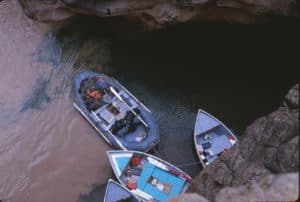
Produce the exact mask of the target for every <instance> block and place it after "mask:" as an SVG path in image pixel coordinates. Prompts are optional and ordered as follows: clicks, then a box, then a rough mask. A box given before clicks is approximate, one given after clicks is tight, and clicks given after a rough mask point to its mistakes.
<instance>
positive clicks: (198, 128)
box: [194, 109, 237, 167]
mask: <svg viewBox="0 0 300 202" xmlns="http://www.w3.org/2000/svg"><path fill="white" fill-rule="evenodd" d="M194 142H195V147H196V151H197V155H198V157H199V159H200V162H201V163H202V165H203V167H206V166H208V165H209V164H210V163H211V162H213V161H214V160H216V159H217V158H218V156H220V155H221V154H222V153H223V152H224V151H226V150H228V149H230V148H231V147H232V146H233V145H234V144H235V143H236V142H237V138H236V136H235V135H234V134H233V133H232V131H231V130H229V129H228V128H227V127H226V126H225V125H224V124H223V123H222V122H221V121H219V120H218V119H216V118H215V117H214V116H212V115H210V114H209V113H207V112H205V111H203V110H201V109H200V110H199V111H198V115H197V120H196V124H195V129H194Z"/></svg>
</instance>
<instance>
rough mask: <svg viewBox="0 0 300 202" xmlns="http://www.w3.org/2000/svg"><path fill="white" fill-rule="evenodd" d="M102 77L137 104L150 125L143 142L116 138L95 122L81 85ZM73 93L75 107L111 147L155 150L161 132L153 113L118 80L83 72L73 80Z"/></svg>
mask: <svg viewBox="0 0 300 202" xmlns="http://www.w3.org/2000/svg"><path fill="white" fill-rule="evenodd" d="M95 76H100V77H103V78H105V80H107V81H109V83H110V85H111V86H112V87H113V88H114V89H117V90H119V91H121V90H122V91H124V92H126V93H127V94H128V95H129V96H130V97H131V98H132V99H133V100H134V101H135V102H136V103H137V109H138V110H139V111H140V114H139V115H140V117H142V119H143V120H144V121H145V122H146V123H147V125H148V133H147V137H146V138H145V139H144V140H143V141H141V142H135V141H132V140H131V139H130V137H128V138H127V137H126V138H123V139H122V138H119V137H117V136H114V135H112V134H111V132H109V131H108V130H107V129H105V128H104V127H103V126H101V125H100V124H99V122H97V120H95V118H94V116H93V114H92V113H91V112H90V111H89V110H88V109H87V107H86V105H85V102H84V100H83V98H82V96H81V94H80V93H79V89H80V84H81V82H82V81H83V80H85V79H88V78H91V77H95ZM73 91H74V102H75V103H74V106H75V108H76V109H77V110H78V111H79V112H80V113H81V114H82V115H83V116H84V117H85V118H86V119H87V120H88V121H89V123H90V124H91V125H92V126H93V127H94V128H95V129H96V130H97V132H98V133H99V134H100V135H101V136H102V137H103V138H104V139H105V141H106V142H108V143H109V144H110V145H113V146H115V147H116V148H119V149H124V150H127V149H130V150H138V151H148V150H150V149H151V148H153V147H154V146H155V145H156V144H157V143H158V142H159V132H158V126H157V124H156V122H155V120H154V118H153V116H152V113H151V112H150V110H149V109H148V108H146V107H145V106H144V105H143V104H142V103H141V102H140V101H139V100H137V98H135V97H134V96H133V95H132V94H131V93H130V92H129V91H128V90H127V89H125V88H124V87H123V86H122V85H121V84H120V83H119V82H118V81H117V80H115V79H114V78H111V77H108V76H106V75H105V74H101V73H96V72H92V71H88V70H85V71H81V72H79V73H78V74H77V75H76V76H75V78H74V80H73Z"/></svg>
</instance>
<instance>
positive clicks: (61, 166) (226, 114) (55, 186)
mask: <svg viewBox="0 0 300 202" xmlns="http://www.w3.org/2000/svg"><path fill="white" fill-rule="evenodd" d="M101 23H103V22H100V23H99V22H98V21H97V20H95V19H90V18H88V19H83V18H80V19H79V20H77V21H76V20H75V21H74V22H72V23H70V24H66V25H55V26H54V25H49V24H48V25H45V24H40V23H38V22H35V21H32V20H30V19H28V18H27V17H26V16H25V15H24V13H23V11H22V9H21V7H20V6H19V4H18V3H17V0H5V1H2V2H0V200H2V201H5V202H6V201H12V202H14V201H17V202H18V201H22V202H23V201H25V202H27V201H28V202H40V201H45V202H47V201H51V202H52V201H56V202H60V201H62V202H63V201H64V202H65V201H102V197H103V191H104V189H105V183H106V182H107V180H108V179H109V178H111V177H113V174H112V171H111V168H110V165H109V163H108V159H107V157H106V151H107V150H109V149H111V148H110V147H109V146H108V145H107V144H106V143H105V142H104V141H103V139H102V138H100V137H99V135H98V134H97V133H96V132H95V131H94V129H93V128H92V127H91V126H90V125H89V124H88V123H87V122H86V121H85V120H84V119H83V118H82V117H81V115H80V114H79V113H78V112H77V111H75V109H74V108H73V106H72V91H71V82H72V78H73V76H74V75H75V74H76V72H78V71H79V70H81V69H83V68H88V69H91V70H95V71H101V72H104V73H107V74H109V75H113V76H114V77H115V78H117V79H118V80H119V81H120V82H121V83H123V84H124V86H126V87H127V88H128V89H129V90H130V91H131V92H133V94H135V95H136V96H137V97H138V98H140V99H141V100H142V101H143V102H144V103H145V104H146V105H147V106H148V107H149V108H150V109H151V110H152V111H153V114H154V117H155V119H156V120H157V122H158V124H159V129H160V136H161V141H160V143H159V144H158V147H157V151H156V152H155V154H156V155H158V156H159V157H162V158H163V159H165V160H167V161H169V162H171V163H173V164H175V165H178V166H180V167H181V168H182V169H183V170H185V171H186V172H188V173H189V174H190V175H191V176H192V177H193V176H195V175H196V174H197V173H198V172H199V171H200V169H201V167H200V166H199V165H198V164H197V163H196V162H197V161H198V160H197V157H196V155H195V151H194V148H193V142H192V134H193V125H194V120H195V117H196V113H197V110H198V108H202V109H204V110H206V111H208V112H210V113H212V114H213V115H215V116H216V117H218V118H220V119H221V120H223V121H224V123H225V124H227V125H228V126H229V128H231V129H232V130H233V131H234V132H235V133H236V134H237V135H241V134H242V133H243V131H244V129H245V128H246V127H247V125H249V124H250V123H251V122H253V121H254V120H255V119H256V118H257V117H260V116H262V115H265V114H267V113H269V112H271V111H273V110H274V109H276V108H277V107H278V106H279V105H280V103H281V102H282V99H283V97H284V95H285V94H286V93H287V91H288V89H289V88H290V87H291V86H293V85H294V84H295V83H296V82H298V77H297V75H298V74H296V73H295V71H294V68H295V67H299V66H300V61H299V60H298V58H299V57H298V56H299V53H300V40H299V37H298V36H299V34H300V33H299V32H297V31H296V30H295V29H293V28H291V27H289V26H283V25H280V26H279V25H276V26H265V25H264V26H256V27H254V26H253V27H252V26H250V27H247V28H246V27H243V26H235V25H228V24H214V25H211V24H203V23H202V24H193V23H191V24H189V25H184V26H183V25H182V26H174V27H171V28H168V29H165V30H157V31H153V32H147V33H127V32H122V33H120V32H118V31H117V33H116V31H114V32H113V31H108V29H109V28H108V27H109V26H107V25H110V24H111V23H110V22H109V23H106V25H104V26H106V28H105V27H103V24H101ZM112 30H115V29H114V28H112ZM268 67H270V68H268Z"/></svg>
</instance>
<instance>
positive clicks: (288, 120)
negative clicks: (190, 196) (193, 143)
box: [183, 84, 299, 201]
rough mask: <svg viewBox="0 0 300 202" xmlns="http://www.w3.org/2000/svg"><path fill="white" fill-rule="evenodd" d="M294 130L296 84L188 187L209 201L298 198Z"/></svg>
mask: <svg viewBox="0 0 300 202" xmlns="http://www.w3.org/2000/svg"><path fill="white" fill-rule="evenodd" d="M298 129H299V84H297V85H295V86H294V87H293V88H292V89H291V90H290V91H289V92H288V94H287V95H286V96H285V99H284V101H283V103H282V105H281V106H280V107H279V108H278V109H277V110H276V111H274V112H272V113H271V114H268V115H266V116H264V117H261V118H258V119H257V120H256V121H254V123H252V124H251V125H250V126H249V127H248V128H247V129H246V131H245V132H244V134H243V136H242V139H241V140H240V141H239V143H238V144H237V145H235V146H234V147H233V148H232V149H231V150H229V151H228V152H226V153H224V154H223V155H221V157H220V158H219V159H217V160H216V161H215V162H213V163H212V164H211V165H210V166H208V167H207V168H205V169H204V170H202V171H201V173H200V174H199V175H198V176H197V177H196V178H195V179H194V184H193V185H192V187H191V188H190V190H189V191H190V192H196V193H198V194H200V195H201V196H204V197H205V198H207V199H209V200H210V201H245V200H249V201H250V200H251V201H264V200H266V199H268V200H277V201H278V200H279V201H281V200H283V201H294V200H296V199H297V198H298V195H299V192H298V186H299V185H298V175H299V170H298V169H299V130H298ZM283 173H288V174H283ZM290 173H291V174H290ZM280 174H281V175H280ZM273 181H274V183H273ZM282 185H284V187H285V188H284V189H282V187H283V186H282ZM278 186H281V189H280V188H278ZM229 187H230V188H229ZM232 187H235V188H232ZM245 193H246V194H245ZM277 196H278V197H279V198H278V197H277ZM183 201H184V200H183ZM191 201H192V200H191Z"/></svg>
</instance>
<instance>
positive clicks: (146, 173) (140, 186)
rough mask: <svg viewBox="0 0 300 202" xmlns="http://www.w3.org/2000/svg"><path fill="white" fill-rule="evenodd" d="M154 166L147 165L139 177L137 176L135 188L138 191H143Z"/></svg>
mask: <svg viewBox="0 0 300 202" xmlns="http://www.w3.org/2000/svg"><path fill="white" fill-rule="evenodd" d="M154 168H155V167H154V165H152V164H151V163H147V164H146V165H145V167H144V169H143V171H142V173H141V175H140V176H139V179H138V182H137V187H138V189H140V190H144V188H145V186H146V184H147V182H148V179H149V178H150V176H151V175H152V173H153V171H154Z"/></svg>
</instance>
